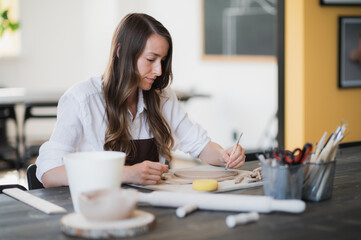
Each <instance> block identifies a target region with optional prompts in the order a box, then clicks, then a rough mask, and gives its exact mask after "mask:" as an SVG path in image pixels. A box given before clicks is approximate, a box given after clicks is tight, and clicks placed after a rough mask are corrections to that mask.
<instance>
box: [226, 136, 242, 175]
mask: <svg viewBox="0 0 361 240" xmlns="http://www.w3.org/2000/svg"><path fill="white" fill-rule="evenodd" d="M242 135H243V132H242V133H241V135H239V137H238V140H237V142H236V144H235V145H234V146H233V150H232V152H231V155H230V156H229V158H231V157H232V156H233V154H234V152H235V151H236V148H237V146H238V144H239V141H240V140H241V137H242ZM228 165H229V162H227V164H226V170H228Z"/></svg>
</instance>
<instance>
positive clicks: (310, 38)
mask: <svg viewBox="0 0 361 240" xmlns="http://www.w3.org/2000/svg"><path fill="white" fill-rule="evenodd" d="M339 16H361V7H355V6H352V7H350V6H349V7H344V6H342V7H340V6H337V7H335V6H327V7H326V6H321V5H320V3H319V1H318V0H286V1H285V145H286V146H285V147H286V148H287V149H292V148H295V147H300V146H302V145H303V144H304V143H305V142H312V143H315V142H317V141H318V140H319V139H320V138H321V136H322V134H323V133H324V132H325V131H327V132H328V133H329V134H330V133H331V132H334V131H335V129H336V127H337V126H338V125H339V124H340V122H341V120H342V119H346V120H347V121H348V122H349V125H348V128H349V129H350V134H349V135H348V136H347V137H346V138H345V139H344V141H343V142H351V141H361V88H353V89H339V88H338V17H339Z"/></svg>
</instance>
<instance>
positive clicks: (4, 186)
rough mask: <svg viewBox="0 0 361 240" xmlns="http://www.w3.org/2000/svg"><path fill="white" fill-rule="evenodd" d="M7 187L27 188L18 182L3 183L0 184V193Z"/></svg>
mask: <svg viewBox="0 0 361 240" xmlns="http://www.w3.org/2000/svg"><path fill="white" fill-rule="evenodd" d="M7 188H19V189H21V190H23V191H27V189H26V188H25V187H24V186H23V185H20V184H5V185H0V194H1V193H3V190H4V189H7Z"/></svg>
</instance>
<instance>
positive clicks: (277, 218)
mask: <svg viewBox="0 0 361 240" xmlns="http://www.w3.org/2000/svg"><path fill="white" fill-rule="evenodd" d="M257 166H258V162H257V161H253V162H247V163H246V165H245V167H244V169H248V170H252V169H254V168H255V167H257ZM360 172H361V147H352V148H347V149H342V150H340V151H339V153H338V157H337V165H336V176H335V179H334V188H333V196H332V199H331V200H327V201H324V202H319V203H312V202H307V207H306V211H305V212H304V213H302V214H288V213H280V212H273V213H270V214H261V215H260V219H259V221H258V222H256V223H251V224H248V225H244V226H238V227H236V228H233V229H229V228H227V226H226V224H225V218H226V216H228V215H229V214H235V213H232V212H214V211H197V212H194V213H192V214H190V215H189V216H187V217H185V218H183V219H179V218H177V217H176V215H175V209H173V208H157V207H150V206H139V207H138V209H140V210H144V211H147V212H150V213H153V214H154V215H155V216H156V225H155V228H154V229H153V230H152V231H150V232H149V233H147V234H145V235H140V236H137V237H132V238H131V239H134V240H135V239H154V240H155V239H157V240H159V239H172V240H175V239H181V240H185V239H223V240H228V239H247V240H255V239H303V240H304V239H361V187H360V185H361V174H360ZM30 192H31V193H32V194H34V195H36V196H39V197H41V198H44V199H47V200H49V201H51V202H53V203H56V204H58V205H60V206H62V207H64V208H66V209H67V210H68V213H70V212H72V211H73V207H72V203H71V199H70V193H69V189H68V187H60V188H52V189H41V190H32V191H30ZM232 194H252V195H263V188H262V187H258V188H253V189H246V190H240V191H237V192H232ZM62 216H64V214H61V215H46V214H44V213H42V212H40V211H38V210H36V209H34V208H32V207H29V206H27V205H24V204H23V203H21V202H19V201H16V200H14V199H12V198H10V197H8V196H6V195H4V194H0V239H1V240H7V239H17V240H18V239H34V240H35V239H36V240H40V239H51V240H55V239H74V238H71V237H67V236H65V235H64V234H63V233H62V232H61V229H60V218H61V217H62Z"/></svg>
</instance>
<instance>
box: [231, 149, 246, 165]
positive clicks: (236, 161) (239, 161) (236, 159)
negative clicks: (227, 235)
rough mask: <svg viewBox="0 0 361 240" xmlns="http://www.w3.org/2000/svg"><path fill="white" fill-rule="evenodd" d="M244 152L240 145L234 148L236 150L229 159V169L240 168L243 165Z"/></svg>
mask: <svg viewBox="0 0 361 240" xmlns="http://www.w3.org/2000/svg"><path fill="white" fill-rule="evenodd" d="M245 153H246V151H245V149H244V148H242V146H241V145H238V146H237V147H236V150H235V151H234V153H233V155H232V156H230V158H229V161H230V162H229V165H228V167H229V168H240V167H242V166H243V165H244V163H245V160H246V155H245Z"/></svg>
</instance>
